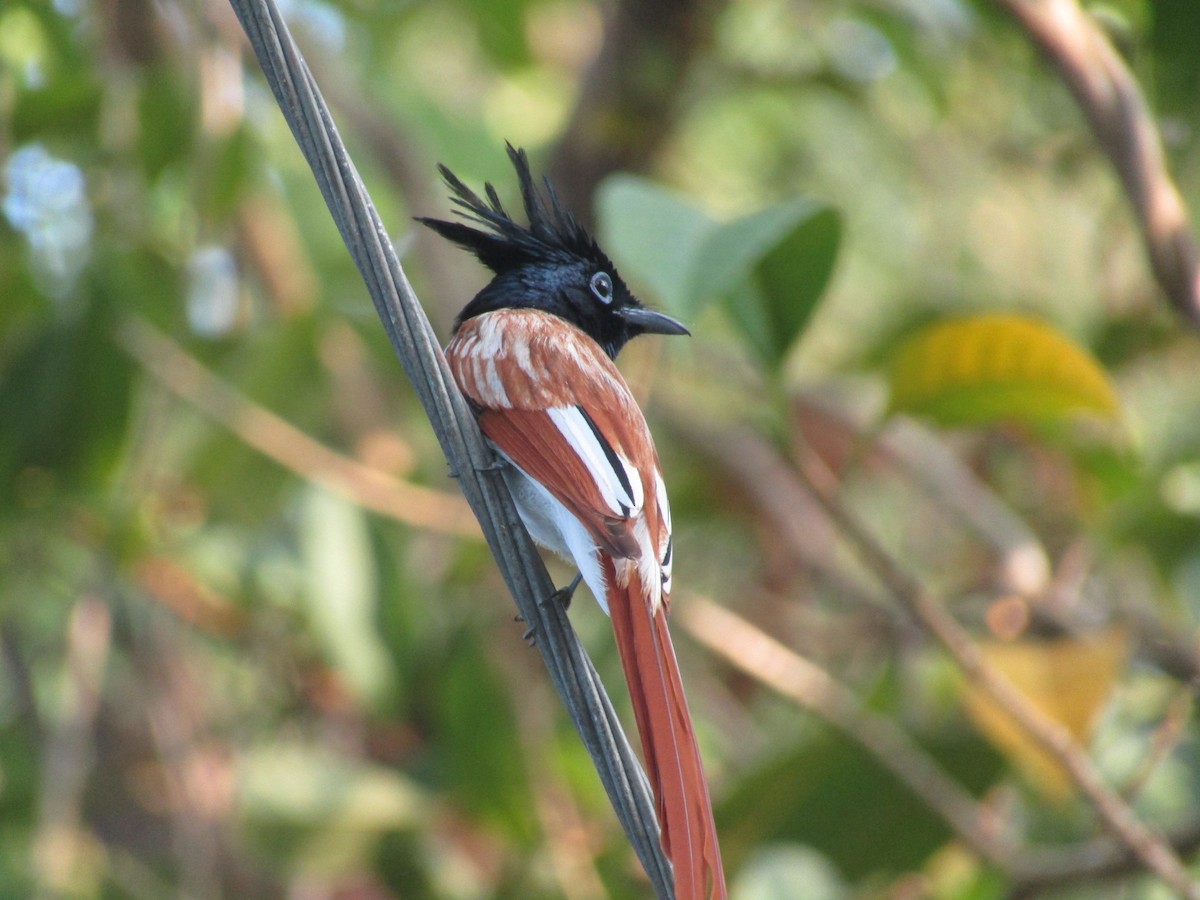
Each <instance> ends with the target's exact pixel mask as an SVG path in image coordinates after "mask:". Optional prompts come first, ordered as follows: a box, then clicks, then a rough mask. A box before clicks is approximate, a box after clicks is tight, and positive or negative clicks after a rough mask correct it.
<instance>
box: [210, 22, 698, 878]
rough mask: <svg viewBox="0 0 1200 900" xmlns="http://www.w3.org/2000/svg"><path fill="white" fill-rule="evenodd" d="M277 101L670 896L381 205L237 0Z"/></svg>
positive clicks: (661, 862)
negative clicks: (398, 255)
mask: <svg viewBox="0 0 1200 900" xmlns="http://www.w3.org/2000/svg"><path fill="white" fill-rule="evenodd" d="M231 3H232V5H233V8H234V10H235V12H236V13H237V15H238V18H239V20H240V21H241V23H242V28H243V29H244V30H245V32H246V35H247V37H249V39H250V43H251V45H252V46H253V47H254V51H255V53H256V54H257V56H258V60H259V63H260V64H261V65H262V67H263V72H264V74H265V75H266V78H267V81H268V83H269V84H270V86H271V90H272V91H273V92H274V94H275V99H276V101H277V102H278V103H279V107H280V110H281V111H282V112H283V115H284V118H285V119H286V120H287V122H288V125H289V127H290V128H291V129H292V133H293V135H294V136H295V137H296V140H297V142H298V143H299V145H300V149H301V150H302V152H303V153H304V156H305V159H306V160H307V161H308V164H309V165H310V166H311V167H312V170H313V174H314V176H315V177H316V180H317V184H318V186H319V187H320V189H321V193H322V195H323V196H324V198H325V202H326V204H327V206H328V207H329V210H330V212H331V214H332V215H333V218H334V221H335V222H336V224H337V226H338V230H339V232H340V233H341V235H342V239H343V240H344V241H345V243H346V247H347V249H348V250H349V251H350V254H351V256H352V257H353V258H354V262H355V264H356V265H357V266H358V269H359V272H360V273H361V275H362V277H363V280H364V281H365V283H366V286H367V289H368V291H369V292H370V294H371V299H372V301H373V302H374V304H375V310H376V312H377V313H378V314H379V318H380V320H381V321H382V323H383V326H384V329H385V330H386V331H387V335H388V338H389V340H390V341H391V343H392V346H393V347H394V348H395V351H396V354H397V356H398V357H399V358H400V362H401V364H402V365H403V367H404V370H405V372H406V373H407V374H408V377H409V378H410V379H411V380H412V383H413V387H414V389H415V390H416V393H417V397H418V399H420V401H421V405H422V406H423V407H424V409H425V411H426V414H427V415H428V416H429V419H430V424H431V425H432V426H433V430H434V433H435V434H436V436H437V438H438V441H439V442H440V444H441V446H442V450H443V452H444V453H445V454H446V459H447V460H448V462H449V463H450V467H451V471H453V472H455V473H457V475H458V477H459V485H460V487H461V488H462V491H463V494H464V495H465V496H466V498H467V502H468V503H469V504H470V505H471V509H472V510H473V511H474V513H475V515H476V517H477V518H478V519H479V524H480V528H481V529H482V530H483V533H484V537H485V538H486V539H487V542H488V545H489V546H490V547H491V550H492V553H493V554H494V555H495V557H496V562H497V563H498V565H499V567H500V571H501V573H502V574H503V576H504V579H505V581H506V582H507V584H508V587H509V590H510V591H511V592H512V594H513V597H514V599H515V600H516V603H517V608H518V609H519V610H520V613H521V615H522V616H523V617H524V618H525V620H526V621H527V622H528V623H529V625H530V626H531V627H532V628H533V629H534V630H535V633H536V635H537V639H538V640H537V647H538V649H539V650H540V651H541V654H542V657H543V659H544V660H545V662H546V667H547V669H548V670H549V672H550V676H551V679H552V680H553V682H554V686H555V688H556V689H557V690H558V693H559V696H560V697H562V699H563V702H564V703H565V704H566V707H567V711H568V712H569V713H570V715H571V718H572V719H573V720H574V722H575V726H576V728H577V729H578V730H579V734H580V737H581V738H582V739H583V742H584V745H585V746H586V747H587V749H588V752H589V753H590V754H591V757H592V762H593V764H594V765H595V766H596V769H597V772H598V773H599V775H600V779H601V781H602V782H603V783H604V787H605V790H606V791H607V792H608V796H609V800H610V801H611V802H612V804H613V806H614V808H615V810H616V812H617V816H618V818H619V819H620V821H621V825H622V827H623V828H624V829H625V833H626V835H628V837H629V840H630V842H631V843H632V845H633V848H634V851H635V852H636V853H637V855H638V858H639V859H640V860H641V862H642V865H643V866H644V867H645V869H646V872H647V874H648V875H649V877H650V880H651V882H652V883H653V885H654V888H655V892H656V894H657V895H658V896H659V897H660V898H663V900H666V898H670V897H671V896H672V895H673V893H674V884H673V881H674V879H673V877H672V874H671V868H670V864H669V863H668V862H667V860H666V856H665V855H664V853H663V849H662V843H661V841H660V840H659V833H658V824H657V822H656V820H655V816H654V801H653V798H652V796H651V794H650V790H649V786H648V785H647V783H646V777H645V774H644V773H643V772H642V769H641V766H640V765H639V764H638V762H637V758H636V757H635V756H634V754H633V751H632V750H631V749H630V746H629V742H628V741H627V740H626V738H625V735H624V733H623V732H622V730H621V726H620V722H619V721H618V719H617V716H616V713H615V712H614V711H613V708H612V704H611V702H610V701H609V699H608V697H607V695H606V694H605V693H604V689H603V687H602V686H601V684H600V678H599V676H598V675H597V673H596V670H595V668H594V667H593V666H592V664H591V660H590V659H588V657H587V654H586V653H585V652H584V650H583V647H582V646H581V645H580V643H579V639H578V637H576V635H575V632H574V631H573V630H572V628H571V626H570V622H569V621H568V619H567V617H566V611H565V610H564V609H563V608H562V605H561V604H558V603H543V602H541V601H542V600H543V599H545V598H547V597H549V596H550V595H551V593H553V591H554V584H553V582H552V581H551V580H550V576H549V575H548V574H547V572H546V568H545V566H544V565H543V563H542V561H541V558H540V557H539V556H538V553H537V550H536V548H535V547H534V546H533V542H532V541H531V540H530V538H529V535H528V533H527V532H526V531H525V528H524V527H523V526H522V524H521V520H520V518H519V517H518V515H517V512H516V510H515V508H514V507H513V503H512V498H511V497H510V496H509V494H508V491H507V489H506V488H505V486H504V480H503V477H502V475H501V473H500V472H499V470H498V469H497V467H496V463H495V458H494V456H493V455H492V452H491V451H490V450H489V449H488V447H487V445H486V443H485V442H484V440H483V436H482V434H480V432H479V428H478V426H477V425H476V423H475V419H474V417H473V416H472V414H471V411H470V409H469V408H468V407H467V404H466V401H465V400H464V399H463V396H462V394H461V393H459V391H458V388H457V387H455V385H454V382H453V380H452V379H451V377H450V373H449V370H448V369H447V368H446V361H445V358H444V357H443V356H442V352H441V349H440V347H439V346H438V342H437V339H436V337H435V336H434V334H433V329H432V328H431V327H430V325H429V320H428V319H427V318H426V316H425V314H424V311H423V310H422V309H421V305H420V303H419V301H418V300H417V298H416V295H415V294H414V293H413V291H412V288H411V287H410V286H409V284H408V280H407V278H406V277H405V275H404V271H403V270H402V269H401V267H400V263H399V261H398V260H397V258H396V254H395V251H394V250H393V248H392V244H391V240H390V239H389V237H388V234H387V231H386V229H385V228H384V226H383V223H382V221H381V220H380V218H379V214H378V212H377V211H376V210H375V207H374V205H373V204H372V203H371V201H370V198H369V197H368V196H367V193H366V190H365V188H364V187H363V185H362V182H361V180H360V179H359V177H358V173H357V171H356V169H355V168H354V165H353V163H352V162H351V161H350V158H349V156H348V154H347V152H346V148H345V146H344V145H343V144H342V141H341V138H340V137H339V135H338V133H337V129H336V128H335V126H334V124H333V120H332V118H331V117H330V115H329V110H328V108H327V107H326V106H325V103H324V101H323V100H322V99H321V96H320V92H319V91H318V89H317V86H316V84H315V83H314V81H313V80H312V76H311V75H310V74H309V71H308V68H307V66H306V65H305V64H304V61H303V60H302V59H301V57H300V54H299V51H298V50H297V49H296V46H295V44H294V42H293V41H292V38H291V35H290V34H289V33H288V30H287V26H286V25H285V24H284V22H283V19H282V17H281V16H280V14H279V11H278V9H276V8H275V5H274V3H273V2H272V0H231Z"/></svg>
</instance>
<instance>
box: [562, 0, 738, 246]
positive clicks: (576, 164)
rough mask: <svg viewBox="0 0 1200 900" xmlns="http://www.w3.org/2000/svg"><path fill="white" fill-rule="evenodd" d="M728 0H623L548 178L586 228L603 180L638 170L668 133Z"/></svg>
mask: <svg viewBox="0 0 1200 900" xmlns="http://www.w3.org/2000/svg"><path fill="white" fill-rule="evenodd" d="M727 2H728V0H653V2H649V3H648V2H646V0H621V2H619V3H617V4H616V5H615V9H613V10H612V13H611V15H610V16H609V18H608V20H607V21H606V22H605V28H604V43H603V45H602V46H601V48H600V54H599V56H598V57H597V58H596V61H595V63H593V65H592V67H591V69H590V70H589V71H588V73H587V77H586V78H585V80H584V82H583V85H582V87H581V89H580V96H579V102H578V103H577V104H576V106H575V110H574V112H573V113H572V114H571V120H570V122H568V124H567V127H566V130H565V131H564V132H563V136H562V140H561V141H560V142H559V144H558V146H557V147H556V148H555V150H554V153H553V155H552V156H551V158H550V162H549V167H548V168H549V171H548V172H547V174H548V175H549V176H550V180H551V181H553V182H554V187H555V190H557V191H558V193H559V195H560V196H561V197H562V198H563V199H564V201H565V202H566V204H567V206H568V207H569V208H570V209H572V210H574V211H575V213H576V215H577V216H579V218H580V221H582V222H584V223H585V224H586V223H588V222H590V220H591V208H592V195H593V193H594V192H595V190H596V185H597V184H599V183H600V181H601V180H602V179H603V178H604V176H606V175H608V174H610V173H612V172H616V171H622V172H640V171H643V170H644V169H645V168H646V166H647V165H648V163H649V162H650V160H651V158H652V157H653V155H654V154H655V153H656V152H657V150H658V149H659V147H661V146H662V144H663V142H664V141H665V140H666V139H667V138H668V136H669V135H670V134H671V132H672V129H673V128H674V126H675V123H676V121H677V120H678V117H679V112H680V110H681V108H682V106H683V104H682V103H681V98H682V97H684V96H685V95H686V94H685V90H684V82H685V81H686V78H687V75H688V72H689V71H690V69H691V64H692V61H693V60H694V59H695V58H696V56H697V55H699V53H700V52H702V51H703V50H704V49H706V48H707V47H708V46H709V45H710V44H711V43H712V40H713V32H714V29H715V27H716V21H717V17H718V15H719V14H720V13H721V11H722V10H723V9H724V8H725V6H726V5H727Z"/></svg>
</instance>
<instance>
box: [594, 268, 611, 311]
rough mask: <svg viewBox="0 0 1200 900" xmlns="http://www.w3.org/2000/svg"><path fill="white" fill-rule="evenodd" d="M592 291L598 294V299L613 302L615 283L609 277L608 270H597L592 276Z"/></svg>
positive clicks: (603, 301) (602, 301)
mask: <svg viewBox="0 0 1200 900" xmlns="http://www.w3.org/2000/svg"><path fill="white" fill-rule="evenodd" d="M591 288H592V293H593V294H595V295H596V299H597V300H599V301H600V302H601V303H612V299H613V283H612V279H611V278H609V277H608V273H607V272H597V273H596V274H595V275H593V276H592V281H591Z"/></svg>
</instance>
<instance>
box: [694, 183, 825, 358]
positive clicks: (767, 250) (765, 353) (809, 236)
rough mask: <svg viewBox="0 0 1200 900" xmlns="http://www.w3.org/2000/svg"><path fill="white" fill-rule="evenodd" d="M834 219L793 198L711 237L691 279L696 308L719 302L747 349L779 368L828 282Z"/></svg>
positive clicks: (815, 206) (819, 209)
mask: <svg viewBox="0 0 1200 900" xmlns="http://www.w3.org/2000/svg"><path fill="white" fill-rule="evenodd" d="M840 241H841V219H840V217H839V216H838V214H837V213H836V212H835V211H834V210H832V209H830V208H828V207H823V206H820V205H818V204H816V203H814V202H813V201H811V200H808V199H805V198H797V199H795V200H792V201H789V202H787V203H783V204H781V205H779V206H774V207H771V208H770V209H765V210H762V211H761V212H758V213H754V214H753V215H750V216H746V217H745V218H743V219H738V220H737V221H735V222H731V223H729V224H728V225H723V226H721V227H720V228H718V229H716V230H714V231H713V232H712V233H711V234H710V235H709V236H708V238H707V239H706V241H705V242H704V245H703V247H702V248H701V251H700V253H699V255H698V257H697V265H696V267H695V269H694V270H693V272H692V275H691V290H690V291H689V294H690V296H691V297H692V298H694V300H696V301H698V302H699V301H703V300H705V299H708V298H711V297H722V298H723V299H724V301H725V305H726V308H727V309H728V310H729V312H730V314H731V315H732V316H733V319H734V321H735V322H737V323H738V325H739V326H740V327H741V328H742V331H743V333H744V334H745V336H746V338H747V339H748V340H749V342H750V344H751V346H753V347H754V349H755V351H756V352H757V353H758V354H759V356H760V357H761V358H762V359H763V361H764V362H765V363H767V365H768V366H770V367H771V368H773V369H774V368H778V367H779V366H780V365H781V364H782V363H783V360H784V359H785V357H786V356H787V353H788V351H789V350H790V349H791V348H792V345H793V344H794V343H795V341H796V339H797V338H798V337H799V336H800V334H801V333H802V332H803V330H804V327H805V325H807V324H808V321H809V319H810V318H811V317H812V313H813V311H814V310H815V309H816V306H817V302H818V301H819V300H820V299H821V295H822V294H823V293H824V291H825V287H826V286H827V285H828V283H829V278H830V276H831V275H832V274H833V266H834V262H835V261H836V259H837V250H838V244H839V243H840Z"/></svg>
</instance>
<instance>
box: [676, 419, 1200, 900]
mask: <svg viewBox="0 0 1200 900" xmlns="http://www.w3.org/2000/svg"><path fill="white" fill-rule="evenodd" d="M676 424H678V423H676ZM688 433H689V437H690V438H691V439H692V441H693V442H694V444H695V446H697V447H698V448H701V449H702V450H704V451H705V452H708V453H710V454H712V455H714V456H715V457H716V458H718V459H719V460H720V461H721V462H722V463H726V462H727V461H728V458H729V457H730V453H729V450H730V448H731V447H737V448H739V449H738V451H737V453H736V454H735V456H736V458H737V459H739V460H748V459H753V460H754V464H755V465H756V466H761V467H763V469H762V470H763V471H768V470H769V471H770V472H771V473H773V474H772V480H771V482H769V483H770V484H771V492H770V495H771V496H773V497H777V496H787V495H789V494H795V493H796V492H797V491H799V492H803V493H807V494H808V495H809V496H810V497H811V499H813V500H815V501H816V503H817V504H818V505H819V506H820V507H821V509H822V511H823V512H824V514H825V515H826V516H827V517H828V518H829V520H830V521H831V522H833V523H834V525H836V526H837V528H838V530H839V531H840V533H841V534H842V536H843V538H844V539H845V540H846V541H847V542H848V543H849V545H850V547H851V548H852V549H853V550H854V551H855V552H856V554H857V556H858V557H859V559H860V560H861V561H862V562H863V564H864V565H865V566H866V568H867V569H868V570H869V571H870V572H871V574H872V575H873V576H874V577H875V578H876V579H877V580H878V581H879V582H880V583H881V584H882V585H883V586H884V587H885V588H886V589H887V592H888V593H889V594H890V595H891V596H892V597H893V598H894V599H896V600H898V601H899V602H900V605H901V606H902V607H903V608H904V609H905V610H906V611H907V612H909V613H910V614H911V615H912V617H913V618H915V619H916V620H917V621H918V622H919V623H921V625H922V626H923V627H924V628H925V630H926V631H928V632H929V633H930V634H932V635H933V636H934V637H935V638H936V639H937V640H938V641H939V642H940V643H941V644H942V646H943V647H944V648H945V649H946V650H947V651H948V652H949V653H950V656H951V657H952V658H953V659H954V661H955V663H956V664H957V665H958V667H959V669H961V670H962V672H963V674H964V675H965V677H966V678H967V679H968V680H970V681H971V682H972V683H973V684H975V685H976V686H978V687H979V688H980V689H981V690H982V691H983V692H984V693H986V694H987V695H988V696H989V697H990V698H991V699H992V700H993V701H994V702H995V703H996V704H997V705H999V706H1000V707H1002V708H1003V709H1004V710H1005V711H1006V712H1007V713H1008V714H1009V715H1010V716H1011V717H1012V718H1013V720H1014V721H1015V722H1016V723H1017V724H1018V725H1019V726H1020V727H1021V728H1022V729H1023V730H1024V731H1025V732H1026V733H1027V734H1028V735H1029V736H1030V737H1031V738H1033V739H1034V740H1035V741H1036V742H1037V743H1038V745H1039V746H1041V747H1042V748H1043V749H1044V750H1045V751H1046V752H1047V753H1049V754H1050V755H1051V756H1052V757H1053V758H1054V759H1056V760H1057V761H1058V762H1059V763H1060V764H1061V765H1062V766H1063V768H1064V769H1065V770H1066V771H1067V773H1068V774H1069V776H1070V778H1071V780H1072V781H1073V783H1074V784H1075V785H1076V786H1077V787H1078V788H1079V789H1080V791H1081V792H1082V793H1083V794H1084V795H1085V796H1087V798H1088V799H1089V800H1090V801H1091V802H1092V804H1093V805H1094V806H1095V807H1096V809H1097V811H1098V812H1099V813H1100V817H1101V820H1102V821H1103V822H1104V825H1105V827H1106V828H1108V830H1109V831H1110V832H1111V833H1112V834H1113V836H1114V837H1115V838H1116V839H1117V841H1118V842H1119V843H1120V844H1121V845H1122V847H1123V848H1125V849H1126V850H1127V851H1128V852H1129V853H1130V854H1132V855H1133V856H1134V857H1136V858H1137V859H1138V860H1140V861H1141V863H1142V865H1144V866H1146V867H1147V868H1148V869H1150V870H1151V871H1153V872H1154V873H1155V874H1157V875H1158V876H1159V877H1160V878H1162V879H1163V880H1164V881H1166V882H1167V883H1168V884H1169V885H1171V887H1172V888H1174V889H1175V890H1176V891H1177V892H1178V893H1179V894H1180V895H1181V896H1184V897H1188V898H1200V886H1197V885H1196V884H1195V883H1194V882H1193V881H1192V879H1191V876H1190V875H1189V873H1188V872H1187V870H1186V869H1185V868H1184V866H1183V863H1182V862H1181V861H1180V860H1179V857H1178V856H1177V855H1176V854H1175V853H1174V851H1173V850H1172V849H1171V847H1170V845H1169V844H1168V843H1167V842H1166V841H1165V840H1164V839H1163V838H1162V836H1161V835H1159V834H1157V833H1155V832H1154V831H1152V830H1151V829H1150V828H1149V827H1148V826H1147V825H1146V824H1145V823H1144V822H1143V821H1142V820H1141V819H1139V818H1138V817H1137V815H1136V814H1135V813H1134V811H1133V810H1132V809H1131V808H1130V806H1129V804H1128V803H1126V802H1125V800H1123V799H1122V798H1121V797H1120V796H1119V795H1118V794H1117V793H1116V792H1115V791H1113V790H1112V789H1111V788H1109V787H1108V786H1107V785H1106V784H1104V781H1103V779H1102V778H1101V776H1100V773H1099V772H1098V771H1097V770H1096V768H1095V766H1094V765H1093V764H1092V762H1091V760H1090V759H1088V757H1087V754H1086V753H1085V752H1084V751H1083V748H1081V747H1080V746H1079V744H1078V743H1076V741H1075V740H1074V739H1073V738H1072V737H1071V734H1070V732H1068V731H1067V729H1066V728H1065V727H1063V726H1062V725H1061V724H1059V723H1058V722H1055V721H1053V720H1052V719H1050V718H1048V717H1047V716H1046V715H1044V714H1043V713H1042V712H1041V711H1040V710H1038V709H1037V708H1036V707H1035V706H1034V705H1033V704H1032V703H1031V702H1030V701H1029V699H1028V698H1027V697H1026V696H1025V695H1024V694H1023V693H1021V692H1020V691H1019V690H1017V689H1016V688H1015V687H1013V685H1012V684H1011V683H1010V682H1009V681H1008V680H1007V679H1005V678H1004V677H1003V676H1002V675H1000V674H999V673H998V672H997V671H996V670H995V669H994V668H993V667H991V666H990V665H988V663H987V662H986V661H985V660H984V658H983V656H982V654H981V653H980V652H979V648H978V647H977V646H976V645H975V643H974V642H973V641H972V640H971V637H970V635H969V634H968V633H967V632H966V630H965V629H964V628H963V627H962V626H961V625H959V624H958V622H957V621H955V620H954V618H953V617H952V616H951V615H950V614H949V613H948V612H947V611H946V606H945V604H944V603H943V602H942V600H941V599H940V598H937V597H934V596H932V595H930V594H929V593H928V592H927V591H926V590H925V589H924V587H923V586H922V585H921V584H920V583H918V582H917V581H916V579H914V578H913V577H912V576H911V575H910V574H909V573H908V572H907V571H906V570H905V569H903V568H902V567H901V565H900V563H899V562H898V561H897V560H896V559H895V558H894V557H893V556H892V555H891V554H890V553H889V552H888V551H887V549H886V548H884V547H883V546H882V545H881V544H880V543H879V542H878V541H877V540H876V539H875V537H874V536H873V535H872V534H871V532H870V531H869V530H868V529H867V528H866V527H865V526H864V525H863V523H862V522H861V521H860V520H859V519H858V518H857V516H855V515H854V514H853V513H852V512H851V511H850V510H849V509H847V508H846V507H845V506H844V505H843V504H842V503H841V502H840V501H839V500H838V498H837V484H836V479H835V478H834V476H833V475H832V473H831V472H830V471H829V470H828V469H827V468H826V467H825V466H824V464H822V463H821V462H820V460H818V459H816V458H815V456H814V455H813V454H812V453H811V451H807V450H806V449H805V448H803V447H801V448H799V449H798V450H797V454H798V458H799V460H800V463H799V466H798V467H797V468H795V469H793V468H791V467H789V466H787V465H786V464H785V463H784V462H783V461H782V460H781V459H780V458H779V456H778V454H777V453H775V451H774V450H772V448H771V447H770V446H769V445H768V444H767V443H766V442H765V441H763V440H762V439H761V438H759V437H758V436H757V435H754V434H752V433H750V432H748V431H744V430H735V431H732V432H711V433H710V432H706V433H704V434H701V433H700V432H699V431H698V430H696V429H691V430H689V432H688ZM714 448H715V449H714ZM759 493H760V494H761V493H762V492H759ZM756 500H757V502H759V503H762V504H764V505H765V508H769V507H770V506H772V505H774V501H772V500H769V499H768V498H767V497H766V496H758V497H756Z"/></svg>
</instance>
